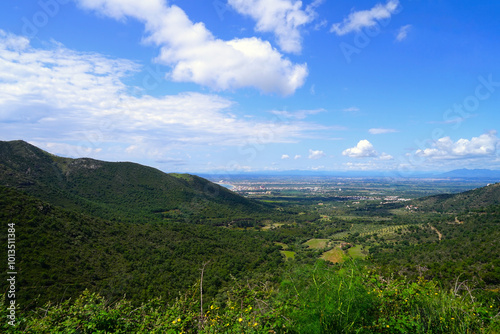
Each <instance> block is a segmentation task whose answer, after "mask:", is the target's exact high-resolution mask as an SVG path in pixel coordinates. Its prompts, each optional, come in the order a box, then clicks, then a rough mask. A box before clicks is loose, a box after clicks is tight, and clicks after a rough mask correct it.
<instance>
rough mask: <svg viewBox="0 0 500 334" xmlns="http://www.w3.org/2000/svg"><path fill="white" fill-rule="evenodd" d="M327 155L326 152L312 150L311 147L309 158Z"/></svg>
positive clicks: (314, 158) (315, 158)
mask: <svg viewBox="0 0 500 334" xmlns="http://www.w3.org/2000/svg"><path fill="white" fill-rule="evenodd" d="M324 156H325V153H324V152H323V151H320V150H311V149H309V157H308V158H309V159H313V160H317V159H320V158H323V157H324Z"/></svg>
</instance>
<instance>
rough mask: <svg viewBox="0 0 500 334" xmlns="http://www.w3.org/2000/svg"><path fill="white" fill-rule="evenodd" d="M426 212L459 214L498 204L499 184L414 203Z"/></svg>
mask: <svg viewBox="0 0 500 334" xmlns="http://www.w3.org/2000/svg"><path fill="white" fill-rule="evenodd" d="M414 203H415V204H416V205H417V206H419V207H420V208H421V209H423V210H426V211H438V212H450V213H460V212H464V211H468V210H471V209H478V208H484V207H488V206H492V205H499V204H500V183H495V184H490V185H488V186H486V187H482V188H477V189H473V190H469V191H466V192H462V193H459V194H444V195H435V196H429V197H424V198H421V199H418V200H416V201H414Z"/></svg>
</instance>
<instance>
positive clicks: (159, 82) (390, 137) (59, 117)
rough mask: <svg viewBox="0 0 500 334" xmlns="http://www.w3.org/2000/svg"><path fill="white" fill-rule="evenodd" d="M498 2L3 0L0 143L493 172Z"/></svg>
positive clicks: (241, 166) (146, 159)
mask: <svg viewBox="0 0 500 334" xmlns="http://www.w3.org/2000/svg"><path fill="white" fill-rule="evenodd" d="M499 16H500V2H497V1H476V2H473V1H465V0H459V1H457V0H412V1H410V0H406V1H405V0H388V1H378V0H356V1H354V0H335V1H334V0H311V1H306V0H305V1H303V2H301V1H296V0H208V1H199V0H198V1H194V0H191V1H180V0H174V1H173V0H141V1H136V0H39V1H35V0H33V1H31V0H24V1H19V0H5V1H1V2H0V140H17V139H22V140H25V141H27V142H29V143H31V144H34V145H36V146H38V147H40V148H42V149H44V150H46V151H48V152H50V153H53V154H56V155H60V156H65V157H71V158H79V157H91V158H95V159H100V160H106V161H132V162H137V163H140V164H144V165H148V166H152V167H155V168H158V169H160V170H162V171H165V172H188V173H242V172H256V171H263V172H265V171H287V170H309V171H390V172H402V173H403V172H413V171H443V172H444V171H449V170H453V169H459V168H489V169H500V140H499V134H498V130H499V127H500V116H499V114H500V62H499V59H500V42H499V38H500V21H499V20H498V17H499Z"/></svg>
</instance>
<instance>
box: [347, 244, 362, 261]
mask: <svg viewBox="0 0 500 334" xmlns="http://www.w3.org/2000/svg"><path fill="white" fill-rule="evenodd" d="M347 252H348V253H349V256H350V257H352V258H353V259H364V258H366V254H364V253H363V252H362V246H361V245H357V246H354V247H351V248H349V250H348V251H347Z"/></svg>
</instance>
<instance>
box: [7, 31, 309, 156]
mask: <svg viewBox="0 0 500 334" xmlns="http://www.w3.org/2000/svg"><path fill="white" fill-rule="evenodd" d="M139 70H140V66H139V65H138V64H136V63H133V62H131V61H128V60H123V59H111V58H108V57H105V56H103V55H100V54H97V53H81V52H75V51H72V50H69V49H67V48H65V47H63V46H61V45H59V44H55V45H53V46H52V47H49V48H46V49H37V48H33V47H31V46H30V45H29V42H28V41H27V40H26V39H25V38H23V37H19V36H16V35H12V34H7V33H5V32H3V31H1V30H0V124H1V128H2V133H1V135H2V137H3V138H5V139H7V138H23V139H25V140H30V141H36V142H37V143H42V142H45V143H47V144H46V148H50V149H51V152H53V153H57V154H64V155H66V156H86V155H89V154H91V155H93V156H96V155H98V154H100V153H104V150H100V148H102V147H103V146H106V145H107V146H108V148H109V147H111V146H112V147H113V150H116V154H117V155H116V156H117V157H119V159H124V157H128V156H129V155H127V154H144V155H147V156H149V157H152V158H154V160H156V161H161V160H162V159H165V156H164V154H165V151H167V150H169V149H171V148H173V147H177V148H179V147H183V146H185V145H207V144H210V145H223V146H227V145H245V144H248V143H252V141H255V142H258V143H259V144H265V143H278V142H281V143H289V142H293V141H294V140H295V139H294V137H295V136H299V137H300V136H301V135H302V134H303V133H304V132H305V131H308V130H307V129H309V131H316V129H317V125H314V124H309V123H305V122H300V123H299V122H297V121H288V122H266V121H254V120H248V119H245V118H237V117H236V116H234V115H233V114H231V113H230V109H231V107H232V106H233V102H232V101H231V100H229V99H226V98H223V97H221V96H218V95H214V94H201V93H195V92H185V93H180V94H176V95H166V96H161V97H152V96H149V95H142V96H132V95H130V94H129V91H130V87H127V86H125V85H124V84H123V82H122V79H123V78H124V77H126V76H128V75H130V74H133V73H136V72H137V71H139ZM57 143H64V145H63V144H60V145H58V144H57ZM47 145H50V147H49V146H47ZM86 148H91V149H90V150H89V149H86ZM127 148H128V150H126V149H127ZM70 151H73V153H71V152H70ZM141 152H142V153H141ZM70 153H71V154H70ZM106 153H107V155H106V156H107V157H109V156H110V154H109V152H106Z"/></svg>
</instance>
